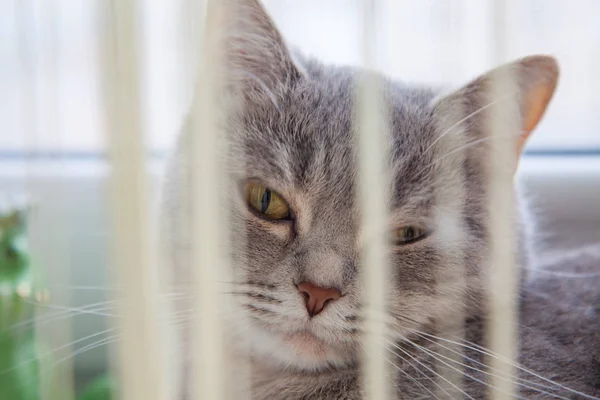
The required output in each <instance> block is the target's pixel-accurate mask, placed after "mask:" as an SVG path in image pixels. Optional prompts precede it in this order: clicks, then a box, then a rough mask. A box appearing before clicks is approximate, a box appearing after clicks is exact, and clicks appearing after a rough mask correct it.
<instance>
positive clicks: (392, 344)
mask: <svg viewBox="0 0 600 400" xmlns="http://www.w3.org/2000/svg"><path fill="white" fill-rule="evenodd" d="M386 341H387V340H386ZM387 342H388V344H390V345H391V346H393V347H394V348H396V349H397V350H400V351H401V352H402V353H404V354H405V355H406V356H408V357H410V358H411V359H412V360H413V361H415V362H416V363H417V364H419V365H420V366H422V367H423V368H425V369H427V370H428V371H429V372H431V373H432V374H434V376H437V377H439V378H441V379H442V380H443V381H445V382H446V383H448V384H449V385H450V386H452V387H453V388H454V389H456V390H457V391H459V392H461V393H463V394H464V395H465V397H467V398H469V399H471V400H475V399H474V398H473V397H471V396H469V395H468V394H467V393H465V392H464V391H463V390H462V389H460V388H459V387H457V386H456V385H455V384H454V383H452V382H450V381H449V380H448V379H447V378H445V377H443V376H442V375H440V374H438V373H437V372H435V371H434V370H433V369H431V368H429V367H428V366H427V365H425V364H424V363H422V362H421V361H419V360H418V359H417V358H416V357H414V356H413V355H412V354H410V353H409V352H408V351H406V350H404V349H403V348H402V347H400V346H398V345H397V344H396V343H394V342H391V341H387ZM389 351H391V352H392V353H393V354H395V355H397V356H400V355H399V354H398V353H396V352H395V351H393V350H392V349H389ZM432 382H433V380H432ZM434 383H435V385H436V386H437V387H438V388H439V389H440V390H441V391H443V392H444V393H446V394H447V395H448V396H449V397H451V398H452V397H453V396H452V395H451V394H450V393H448V392H447V391H446V389H444V388H443V387H441V386H440V385H439V384H438V383H437V382H434Z"/></svg>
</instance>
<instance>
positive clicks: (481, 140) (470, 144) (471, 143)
mask: <svg viewBox="0 0 600 400" xmlns="http://www.w3.org/2000/svg"><path fill="white" fill-rule="evenodd" d="M498 136H502V137H506V138H516V137H517V136H518V135H512V134H509V135H495V137H498ZM492 138H494V136H493V135H489V136H486V137H483V138H479V139H473V140H471V141H469V142H467V143H465V144H463V145H461V146H459V147H457V148H456V149H452V150H450V151H448V152H446V153H444V154H442V155H441V156H439V157H438V158H436V159H435V160H433V161H432V162H431V163H430V164H428V165H427V166H426V167H425V168H429V167H431V166H432V165H435V164H438V163H440V162H441V161H443V160H444V159H446V158H448V157H450V156H451V155H452V154H455V153H457V152H459V151H462V150H466V149H469V148H471V147H473V146H475V145H478V144H480V143H484V142H486V141H488V140H491V139H492Z"/></svg>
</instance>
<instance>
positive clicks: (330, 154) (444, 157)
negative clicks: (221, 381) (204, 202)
mask: <svg viewBox="0 0 600 400" xmlns="http://www.w3.org/2000/svg"><path fill="white" fill-rule="evenodd" d="M240 4H241V12H242V14H241V15H243V16H244V18H243V19H239V18H238V19H236V18H234V19H233V20H234V22H235V23H236V25H235V26H236V27H235V28H225V29H224V30H225V40H226V41H225V43H226V47H225V51H226V59H227V60H228V66H229V75H227V76H226V79H227V80H228V81H227V84H228V86H227V87H233V88H235V89H236V91H237V92H239V93H241V96H242V98H243V100H244V103H245V104H244V107H243V109H235V110H233V112H232V114H231V115H229V116H228V119H227V123H226V124H225V126H224V127H223V134H224V135H226V136H227V138H228V139H229V141H230V143H231V144H232V148H233V149H234V150H235V151H234V152H233V154H234V156H231V157H230V158H229V159H227V160H226V162H225V163H224V165H226V166H227V168H229V170H228V172H229V173H230V174H231V176H233V177H234V178H235V179H234V180H235V182H232V183H231V185H230V188H231V192H230V193H231V208H230V211H231V221H232V224H233V226H234V228H233V230H234V231H236V232H239V231H241V230H244V231H245V232H246V233H247V236H246V238H247V240H246V241H245V242H239V243H238V242H236V241H234V242H233V244H232V247H233V248H232V257H233V260H234V269H236V270H237V272H238V274H236V282H237V283H236V284H235V285H234V289H233V290H234V292H235V295H236V298H237V299H239V300H240V301H239V302H238V303H237V305H236V308H235V309H234V312H233V313H232V315H231V316H230V317H229V318H227V323H228V324H229V325H228V327H229V329H228V335H227V340H228V348H229V349H231V350H232V352H233V353H234V356H235V357H236V359H237V360H239V364H238V365H242V364H244V363H245V362H248V363H249V364H250V365H251V370H252V373H251V386H252V398H253V399H265V400H266V399H274V400H277V399H339V400H341V399H348V400H355V399H359V398H361V388H360V384H359V379H358V378H359V376H360V370H359V368H360V365H359V364H360V363H359V361H358V360H359V356H360V344H361V318H360V312H361V295H362V283H361V271H360V266H359V261H360V254H361V253H360V251H361V249H362V248H363V246H364V240H365V238H364V237H362V236H361V231H360V218H359V215H360V214H359V209H358V205H357V202H356V185H357V183H356V175H357V173H356V171H357V169H356V164H357V158H356V146H355V144H354V143H355V140H354V132H355V129H356V125H355V121H356V113H355V100H354V99H355V93H356V90H355V89H356V82H357V79H358V78H359V77H360V71H359V70H356V69H351V68H337V67H336V68H334V67H328V66H323V65H321V64H319V63H317V62H315V61H312V60H306V59H302V58H301V57H295V58H294V59H292V57H291V56H290V54H289V52H288V50H287V48H286V47H285V45H284V43H283V41H282V40H281V37H280V36H279V34H278V33H277V31H276V29H275V28H274V26H273V25H272V22H271V21H270V20H269V18H268V16H267V15H266V14H265V13H264V10H262V8H261V7H260V5H259V4H258V3H256V2H255V1H254V0H243V1H241V2H240ZM228 29H229V30H228ZM240 49H242V50H240ZM506 70H511V71H513V72H514V73H515V77H516V82H517V84H518V89H519V90H518V93H516V94H515V95H514V96H513V97H514V99H513V100H510V99H509V101H513V103H514V104H515V108H514V109H515V111H516V112H517V113H518V114H519V115H520V116H521V117H522V119H523V121H524V122H523V124H524V125H523V129H524V130H525V131H526V134H525V135H524V137H526V136H527V134H528V133H529V132H530V131H531V130H532V129H533V128H534V127H535V125H536V124H537V121H538V120H539V118H541V116H542V114H543V111H544V109H545V106H546V104H547V103H548V101H549V100H550V98H551V96H552V93H553V91H554V86H555V84H556V79H557V74H558V71H557V67H556V64H555V62H554V61H553V60H552V59H550V58H547V57H532V58H528V59H523V60H520V61H518V62H515V63H514V64H511V65H509V67H508V68H504V69H503V70H500V71H506ZM495 73H497V71H495V72H493V73H491V74H488V75H485V76H483V77H481V78H479V79H477V80H475V81H473V82H472V83H470V84H469V85H467V86H465V87H464V88H463V89H460V90H458V91H455V92H453V93H450V94H447V95H441V94H440V93H438V92H437V91H435V90H433V89H424V88H411V87H407V86H404V85H401V84H399V83H395V82H392V81H385V84H384V96H385V100H386V104H387V105H388V107H387V109H386V111H387V113H388V117H389V121H390V143H391V146H390V150H391V151H390V154H389V157H387V158H386V166H387V168H388V169H389V171H388V172H389V175H390V180H389V181H390V185H389V192H388V194H389V198H387V199H386V202H387V203H388V205H389V208H390V210H391V212H390V229H391V230H392V231H394V232H396V233H395V234H397V233H398V232H401V235H404V236H402V237H401V243H399V244H393V245H390V249H389V254H388V255H389V258H390V261H391V265H392V278H393V285H391V286H392V288H391V289H390V300H389V305H388V306H389V312H390V316H391V320H390V321H389V329H390V337H391V338H393V342H394V343H395V345H397V346H398V347H394V345H392V346H390V354H389V359H390V362H391V364H393V366H392V368H391V369H390V371H393V373H392V374H391V375H392V376H393V384H394V386H395V387H396V388H397V398H398V399H418V398H434V396H437V397H439V398H444V397H447V396H448V393H451V392H452V391H453V388H452V387H451V386H448V385H447V384H446V382H445V381H441V382H440V381H439V379H438V378H437V377H436V376H435V375H434V371H436V372H439V370H438V369H439V368H440V366H441V367H442V368H443V365H444V363H443V362H445V363H446V364H449V365H452V366H453V367H455V368H458V369H460V368H462V369H464V371H465V373H466V374H467V375H468V376H472V377H474V379H471V378H465V379H464V390H465V391H466V392H467V394H469V395H470V396H472V397H473V398H476V399H479V398H484V397H485V395H484V392H485V390H486V387H485V384H484V382H488V381H489V379H488V378H489V377H488V376H487V374H489V373H493V371H488V370H486V368H485V365H486V363H487V362H488V360H486V359H484V358H483V357H482V352H481V351H477V350H476V347H475V346H477V345H480V346H483V347H484V348H485V343H484V341H483V340H484V335H483V332H484V327H485V326H484V325H485V323H484V322H485V321H486V306H485V305H486V303H485V287H486V285H485V284H486V282H487V280H488V270H487V264H488V263H487V257H488V253H489V244H490V243H489V231H488V218H489V212H488V209H487V205H488V200H489V196H488V180H489V174H490V168H489V146H488V145H487V141H486V134H487V132H486V124H485V123H486V119H485V117H486V116H489V113H488V112H486V111H479V110H480V109H482V107H484V106H486V105H487V104H488V103H489V98H488V97H487V95H488V94H489V87H490V81H491V77H492V76H494V75H493V74H495ZM465 117H468V118H465ZM190 134H191V131H190V130H189V129H184V132H183V135H182V137H181V140H180V143H179V146H178V149H177V151H176V152H175V156H174V157H173V159H172V162H171V166H170V168H169V172H168V174H167V179H166V185H165V191H164V199H165V202H164V204H165V207H164V211H165V213H164V216H165V218H164V222H165V225H164V229H165V232H166V233H167V236H168V241H167V243H168V245H169V247H168V249H167V251H168V253H167V255H168V257H169V262H170V267H171V269H172V271H173V272H174V278H175V283H176V284H177V285H178V287H180V285H181V284H185V283H189V282H190V280H191V279H192V274H191V271H190V267H189V265H188V259H189V258H188V256H189V248H190V247H191V246H193V245H194V238H192V237H190V235H189V228H190V227H189V224H188V223H189V220H190V218H189V217H190V213H191V207H190V203H189V198H190V195H191V193H190V190H189V181H188V179H189V173H190V171H189V168H190V163H189V162H188V160H187V156H188V152H187V147H188V143H189V135H190ZM522 141H524V139H523V140H522ZM522 141H519V143H518V145H516V147H518V148H519V149H520V148H521V147H522ZM240 154H242V155H243V156H244V157H242V160H241V159H240V157H239V155H240ZM506 167H507V168H510V169H514V168H516V166H515V165H514V163H512V162H510V161H509V162H508V163H507V166H506ZM228 185H229V183H228ZM244 190H246V191H251V190H258V191H259V193H261V194H262V195H261V196H262V197H261V198H260V199H259V201H258V203H256V202H254V203H253V199H252V198H251V196H250V195H249V194H248V193H246V194H244ZM267 192H268V193H267ZM250 193H251V192H250ZM267 194H268V196H267ZM273 198H276V199H281V201H282V202H283V203H280V204H279V209H277V210H275V211H277V212H280V211H281V209H282V207H283V212H281V213H280V215H279V214H277V213H275V211H273V212H274V214H269V212H271V211H269V207H271V206H270V205H269V204H270V203H269V202H271V201H273V200H272V199H273ZM261 202H262V203H261ZM265 202H266V203H265ZM257 204H258V205H257ZM282 204H283V205H282ZM252 207H254V209H253V208H252ZM261 207H262V209H261ZM286 212H287V213H286ZM273 215H275V217H273ZM267 217H268V218H267ZM514 223H515V228H516V232H518V234H517V235H516V236H515V238H514V246H515V251H516V253H515V259H517V261H518V263H519V264H520V266H521V267H522V271H525V268H526V267H527V264H528V263H529V257H528V251H529V250H530V247H531V246H530V245H529V243H530V242H529V238H528V232H529V231H530V229H523V228H529V225H528V222H527V221H523V220H522V219H521V218H520V217H517V216H515V218H514ZM407 237H408V238H409V239H410V240H408V239H406V238H407ZM522 283H523V288H522V293H521V298H520V301H521V303H520V305H521V306H520V308H521V311H522V313H521V324H522V329H521V343H522V349H521V351H520V361H521V363H522V365H523V366H524V367H525V368H527V369H529V370H532V371H537V372H539V373H540V375H542V376H543V377H545V378H547V379H549V380H552V381H554V382H556V383H554V384H553V383H551V382H549V381H544V380H543V379H542V378H539V377H536V376H533V375H527V374H524V375H522V378H523V379H524V380H523V381H521V382H520V385H519V390H521V393H522V394H523V395H524V396H526V397H529V398H544V396H548V394H544V391H545V392H547V393H560V395H561V396H563V398H572V397H571V396H572V395H573V393H574V392H572V391H569V390H566V389H561V388H560V387H559V386H558V385H557V384H562V385H566V386H568V387H570V388H571V389H572V390H578V391H582V392H584V393H587V394H588V395H600V392H598V391H597V390H598V389H597V388H596V386H594V385H596V384H597V380H598V378H597V376H598V371H597V369H598V366H597V361H596V360H597V358H596V357H597V356H598V354H599V349H598V347H599V340H598V338H597V337H596V336H594V334H593V333H591V332H596V331H597V330H598V328H600V327H599V326H598V322H597V318H595V315H593V313H591V314H590V313H587V314H585V315H582V316H581V318H580V317H579V316H578V315H577V314H569V313H568V312H567V313H563V314H561V315H564V317H565V319H564V321H563V320H561V319H558V318H553V317H552V316H553V314H556V313H559V311H560V310H562V311H564V310H567V311H568V310H569V309H570V308H569V307H570V306H571V305H573V307H580V306H581V304H580V305H577V306H576V305H575V304H574V303H573V300H572V299H569V298H568V297H569V296H571V295H572V291H571V290H570V289H569V288H567V287H566V286H565V285H558V286H557V284H556V281H555V280H554V281H553V280H552V279H551V278H549V277H548V276H545V275H544V276H542V277H538V276H537V275H535V274H534V275H533V276H528V277H527V280H526V281H525V280H523V282H522ZM307 284H308V285H309V286H310V287H311V288H317V289H303V288H304V287H307V286H303V285H307ZM596 287H597V286H596ZM324 293H326V294H324ZM332 293H333V294H332ZM536 293H537V294H536ZM544 293H551V294H550V297H551V298H552V301H557V302H558V303H557V307H558V308H556V309H553V308H552V307H553V304H554V303H553V302H547V303H544V301H548V299H547V298H546V299H545V298H544V296H545V295H544ZM312 296H314V299H313V297H312ZM323 296H329V297H323ZM582 296H587V297H585V300H581V301H584V302H585V301H591V302H595V301H597V300H598V292H597V291H595V290H594V286H589V287H587V292H586V293H582ZM315 299H316V300H315ZM313 300H315V301H314V302H313ZM309 304H310V305H309ZM316 304H320V306H317V305H316ZM175 306H176V310H175V311H179V312H182V311H183V310H186V309H187V310H189V308H190V307H189V304H183V302H182V301H176V302H175ZM315 307H318V310H317V309H316V308H315ZM561 307H563V308H562V309H561ZM542 311H544V312H542ZM242 316H243V318H241V317H242ZM463 320H464V321H465V323H464V324H462V323H461V321H463ZM457 321H458V323H457ZM451 325H452V326H454V327H457V326H459V327H460V326H464V329H465V334H466V339H467V340H469V341H470V342H474V344H468V346H470V347H471V349H468V348H464V347H463V349H466V352H465V354H466V356H468V357H469V358H464V359H458V358H457V359H456V360H451V357H450V360H449V359H446V358H441V357H442V356H440V354H442V355H443V356H445V357H448V356H451V354H449V353H447V351H449V350H448V348H453V347H452V345H453V341H452V340H451V339H450V337H452V336H448V334H449V333H448V332H447V331H444V332H440V329H441V328H440V327H448V326H451ZM576 327H579V328H581V329H584V328H585V329H588V334H586V335H584V336H581V337H577V338H573V343H568V338H569V335H570V334H572V333H574V332H575V331H576V330H575V328H576ZM190 329H191V328H190V327H189V326H186V328H184V329H183V332H181V334H182V335H183V336H184V339H183V341H182V343H184V348H183V351H182V352H179V353H174V354H177V357H179V359H177V360H176V362H177V363H178V364H179V366H180V367H181V370H180V372H181V377H182V379H181V382H183V384H182V385H183V386H188V383H189V382H190V381H193V380H194V379H193V376H190V368H189V367H188V364H187V362H185V361H184V358H185V357H183V355H184V354H190V351H189V346H188V345H187V343H189V342H190V340H189V338H190V335H191V334H192V333H191V330H190ZM444 329H445V328H444ZM429 335H434V336H438V335H441V336H443V337H444V338H446V340H449V341H447V342H444V341H440V340H438V339H435V338H434V336H429ZM558 338H561V339H558ZM241 339H244V340H243V341H242V340H241ZM406 339H410V341H407V340H406ZM457 340H459V339H457ZM557 340H558V341H559V342H557ZM560 340H562V342H560ZM436 341H437V342H438V344H435V342H436ZM240 342H244V343H245V345H239V343H240ZM444 343H445V344H446V345H448V346H446V345H444ZM465 344H467V343H465ZM440 345H441V347H440ZM419 346H420V347H419ZM444 346H446V347H444ZM249 349H251V350H249ZM459 350H460V348H459ZM432 351H433V352H432ZM394 353H395V354H394ZM432 357H433V358H438V363H437V364H436V365H434V363H432ZM439 361H442V363H441V365H440V362H439ZM478 362H479V363H482V364H477V363H478ZM461 363H463V364H465V365H466V366H464V365H461ZM594 368H595V370H594ZM478 370H479V372H478ZM481 371H483V372H481ZM231 374H232V376H235V374H236V371H232V372H231ZM234 381H235V379H234ZM438 385H439V387H438ZM527 386H530V387H531V388H528V387H527ZM440 387H441V388H440ZM532 388H533V389H532ZM186 390H187V389H185V388H184V389H182V392H181V393H182V395H183V394H184V393H185V392H186ZM559 398H560V397H559Z"/></svg>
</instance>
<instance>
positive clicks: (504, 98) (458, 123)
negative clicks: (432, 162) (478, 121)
mask: <svg viewBox="0 0 600 400" xmlns="http://www.w3.org/2000/svg"><path fill="white" fill-rule="evenodd" d="M515 94H517V92H512V93H508V94H506V95H504V96H502V97H500V98H498V99H496V100H494V101H492V102H491V103H488V104H486V105H484V106H483V107H481V108H479V109H477V110H475V111H473V112H472V113H471V114H469V115H467V116H466V117H464V118H462V119H461V120H459V121H458V122H456V123H455V124H454V125H452V126H450V127H449V128H448V129H446V130H445V131H443V132H442V133H441V134H440V135H439V136H438V137H437V138H436V139H435V140H434V141H433V142H432V143H431V144H430V145H429V146H428V147H427V148H426V149H425V150H424V151H423V152H422V153H421V156H424V155H425V154H427V153H428V152H429V151H430V150H431V149H432V148H433V147H434V146H435V145H436V144H437V143H438V142H439V141H440V140H442V138H444V136H446V135H448V134H449V133H451V132H452V131H453V130H454V129H455V128H456V127H458V126H460V125H461V124H462V123H463V122H465V121H468V120H469V119H471V118H473V117H474V116H476V115H477V114H479V113H481V112H483V111H485V110H486V109H488V108H490V107H491V106H493V105H494V104H496V103H498V102H500V101H503V100H506V99H507V98H508V97H511V96H514V95H515Z"/></svg>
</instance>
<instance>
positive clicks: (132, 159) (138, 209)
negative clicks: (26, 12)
mask: <svg viewBox="0 0 600 400" xmlns="http://www.w3.org/2000/svg"><path fill="white" fill-rule="evenodd" d="M137 5H138V4H137V2H136V1H135V0H114V1H111V2H109V3H108V4H106V3H104V6H105V7H106V8H104V9H103V10H104V11H107V13H106V14H104V16H105V17H106V19H105V20H104V22H105V23H107V25H106V26H104V29H105V30H104V31H103V34H104V36H103V39H104V40H105V45H106V47H105V49H104V50H105V53H104V59H103V61H104V63H103V68H104V71H103V72H104V74H105V82H104V84H105V87H106V90H107V92H106V97H105V101H106V103H105V112H106V116H107V131H108V136H107V142H108V145H109V151H110V157H111V158H110V160H111V168H112V171H111V187H110V189H111V206H112V230H113V231H112V233H111V238H113V240H114V243H113V250H114V268H115V271H114V272H115V279H116V280H117V282H116V283H117V284H119V286H121V287H123V288H124V290H123V291H122V292H118V293H117V296H118V298H117V299H118V301H119V308H120V311H121V315H122V317H123V318H120V319H118V322H119V323H120V326H118V328H119V336H118V350H119V356H120V357H119V359H120V364H119V373H120V385H119V387H120V395H121V396H120V397H121V398H122V399H127V400H129V399H131V400H142V399H143V400H168V397H167V385H166V382H165V378H166V376H167V374H166V373H164V371H162V369H163V367H164V366H165V363H164V348H163V346H164V344H165V341H164V340H163V339H164V338H163V337H162V335H161V332H162V330H161V312H160V310H161V307H160V301H159V300H160V298H161V296H160V290H159V277H158V271H159V270H158V268H157V255H156V254H155V253H154V250H155V249H156V248H157V246H156V243H155V242H154V236H153V234H154V232H155V227H154V226H153V221H154V219H153V218H152V216H151V213H150V205H149V198H148V188H147V179H148V177H147V173H146V166H145V156H146V149H145V146H144V137H143V132H142V113H141V104H140V70H139V61H138V60H139V47H138V32H139V26H138V17H139V16H138V14H137V8H136V6H137ZM163 323H164V322H163Z"/></svg>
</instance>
